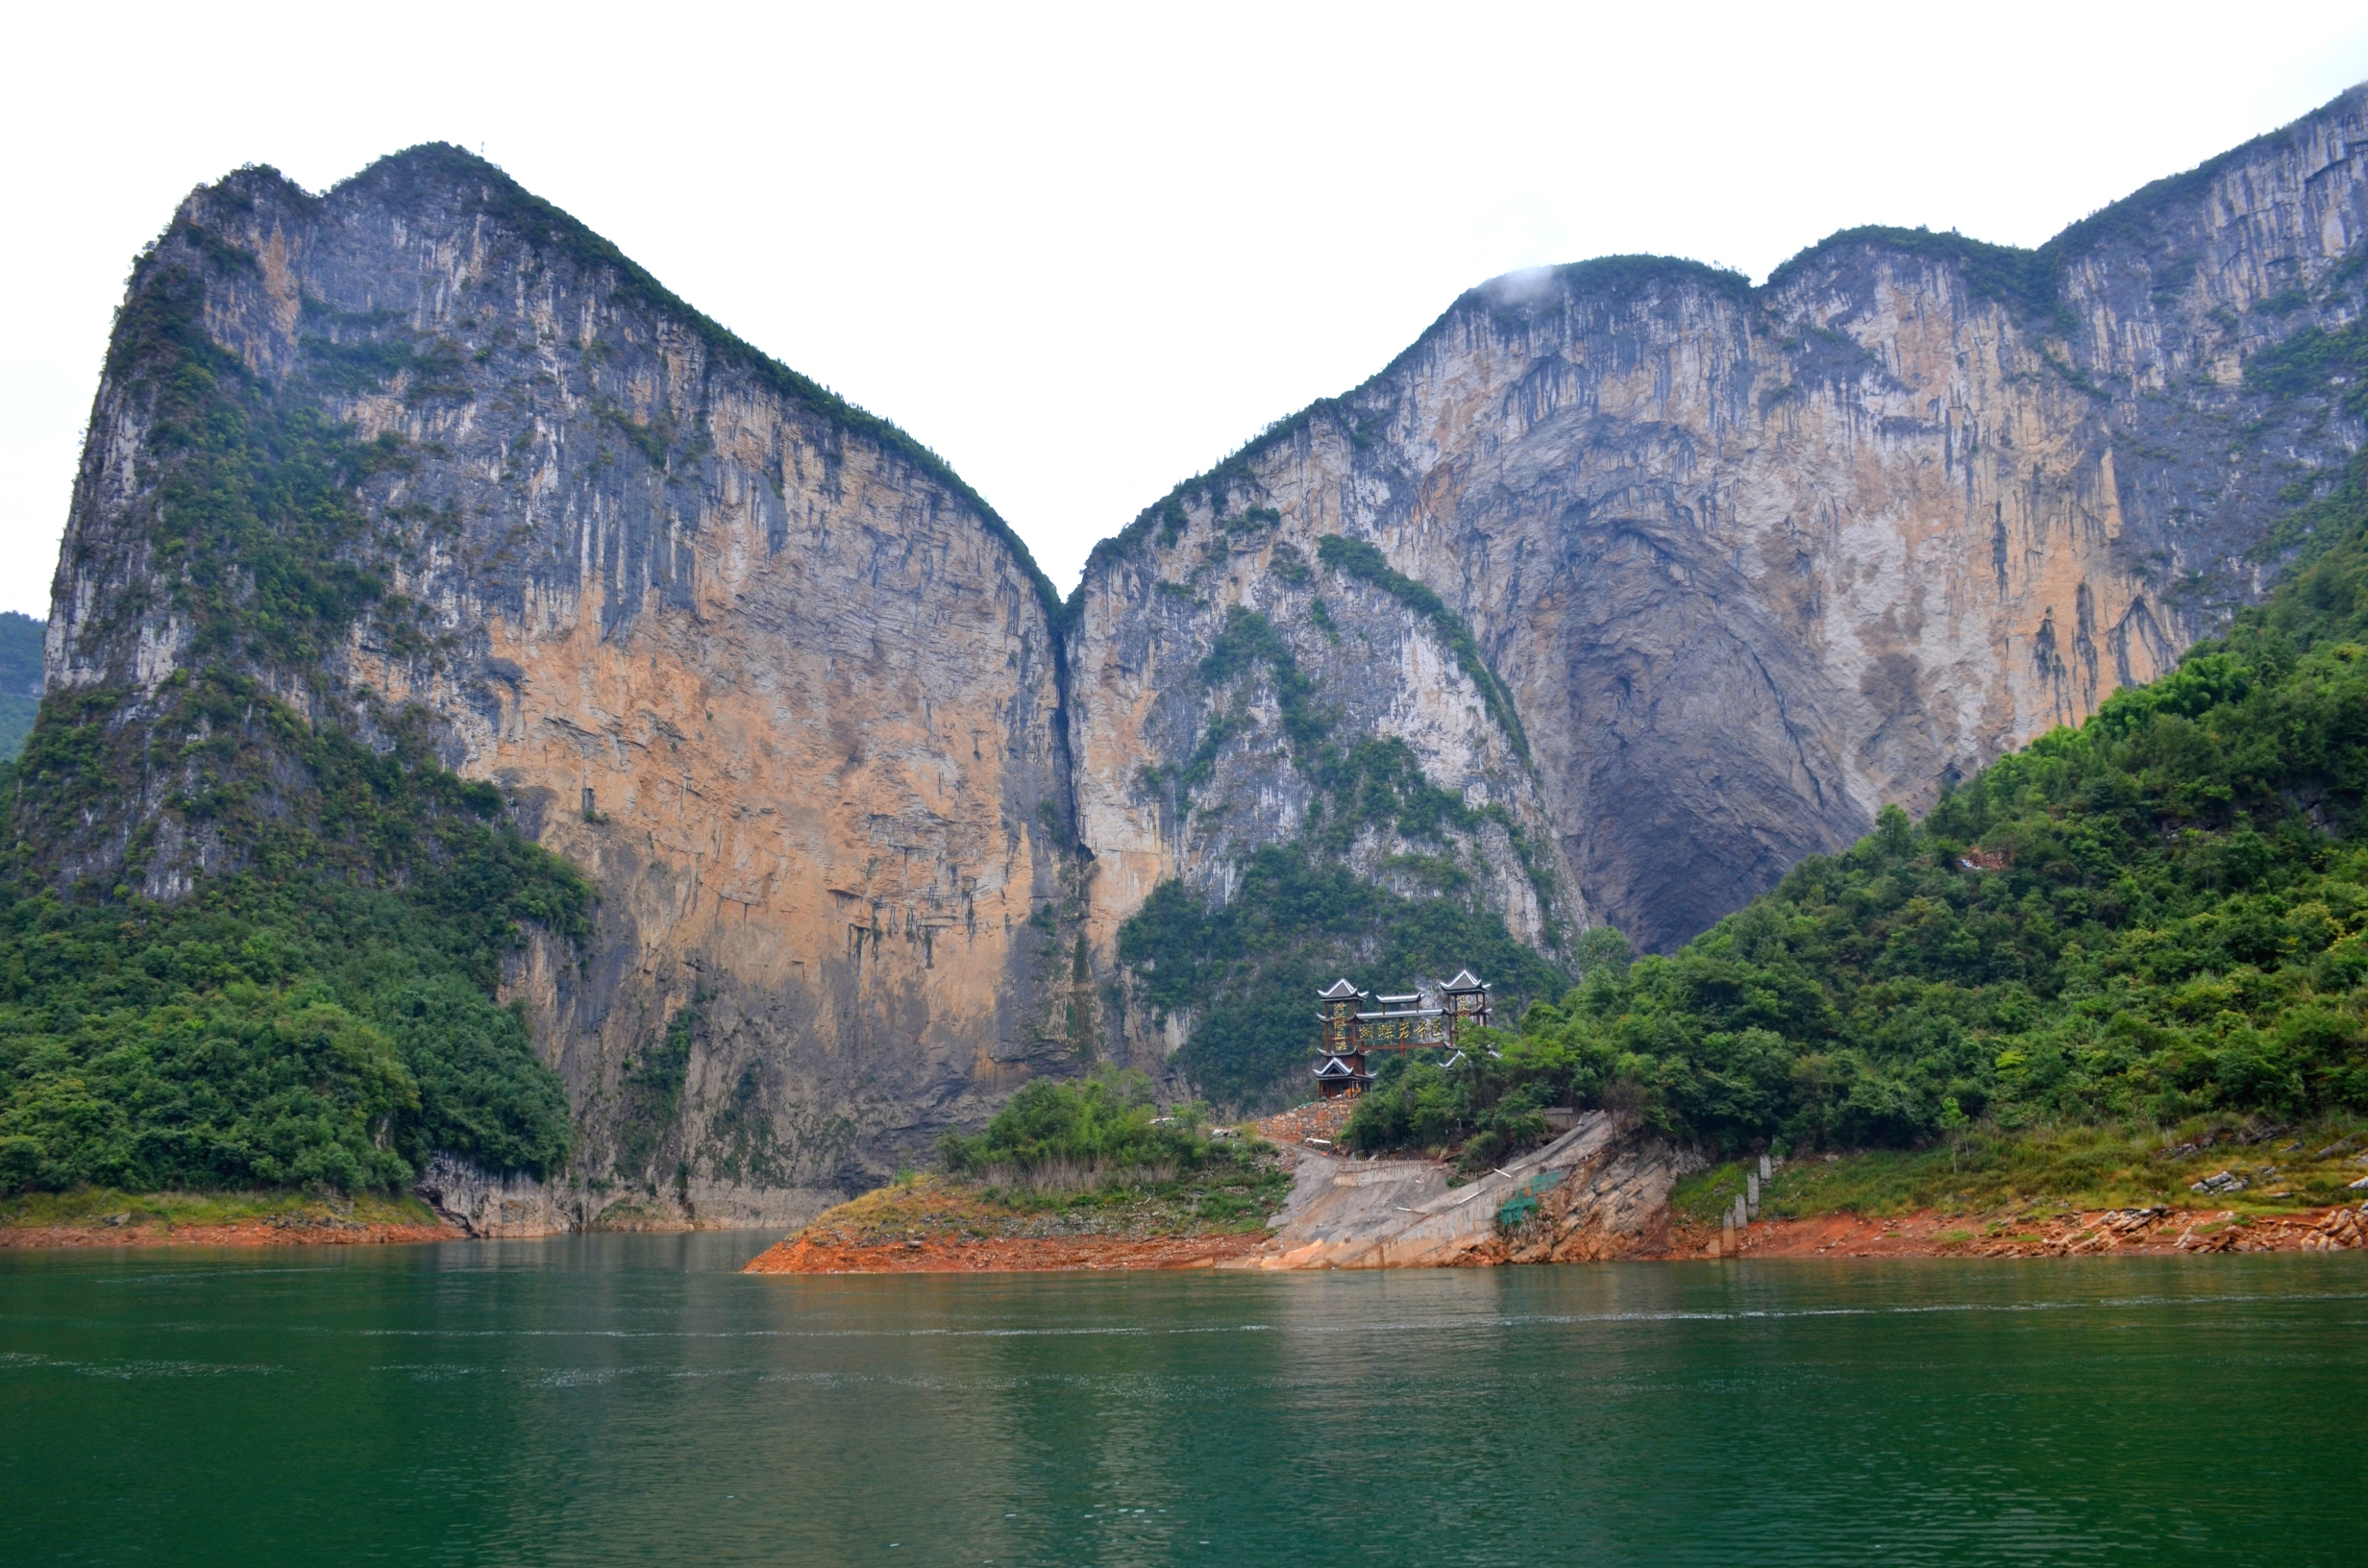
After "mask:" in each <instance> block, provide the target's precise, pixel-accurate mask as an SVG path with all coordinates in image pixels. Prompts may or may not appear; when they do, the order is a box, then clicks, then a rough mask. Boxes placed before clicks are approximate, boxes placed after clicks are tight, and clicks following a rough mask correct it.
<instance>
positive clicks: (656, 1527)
mask: <svg viewBox="0 0 2368 1568" xmlns="http://www.w3.org/2000/svg"><path fill="white" fill-rule="evenodd" d="M770 1239H771V1237H757V1236H730V1235H704V1236H676V1237H626V1236H616V1237H571V1238H565V1239H558V1240H552V1241H533V1242H483V1243H471V1244H459V1245H451V1246H437V1247H382V1248H353V1249H319V1250H311V1249H302V1250H300V1249H295V1248H286V1249H259V1250H250V1251H244V1252H228V1251H225V1252H196V1251H187V1252H183V1251H164V1250H149V1251H133V1252H117V1253H106V1254H93V1253H51V1254H28V1253H21V1252H19V1253H0V1560H4V1561H6V1562H9V1563H35V1562H40V1563H50V1562H59V1563H173V1564H203V1563H226V1564H227V1563H236V1564H242V1565H252V1564H270V1563H308V1564H311V1563H326V1564H341V1563H370V1562H423V1563H794V1564H815V1565H832V1564H841V1563H865V1564H870V1563H884V1564H896V1563H916V1564H918V1563H931V1564H935V1563H957V1564H984V1563H995V1564H1005V1565H1022V1564H1069V1563H1108V1564H1137V1563H1143V1564H1151V1563H1171V1562H1185V1563H1201V1562H1208V1563H1235V1564H1284V1563H1291V1564H1299V1563H1308V1564H1336V1563H1360V1564H1361V1563H1406V1564H1443V1563H1533V1562H1534V1563H1606V1564H1611V1563H1656V1564H1658V1563H1735V1564H1766V1563H1835V1562H1848V1563H1853V1564H1889V1563H1949V1564H1973V1563H2009V1562H2011V1563H2024V1562H2083V1563H2085V1562H2129V1563H2161V1562H2197V1563H2206V1562H2208V1563H2215V1564H2227V1563H2279V1564H2309V1563H2328V1564H2341V1563H2361V1562H2368V1488H2364V1486H2363V1472H2362V1467H2361V1455H2362V1452H2363V1445H2368V1259H2364V1258H2362V1257H2361V1256H2360V1255H2358V1254H2350V1255H2336V1256H2332V1257H2326V1256H2302V1257H2254V1258H2227V1257H2221V1258H2204V1259H2195V1260H2118V1261H2117V1260H2101V1261H2096V1262H2027V1263H2013V1262H1974V1263H1961V1262H1881V1263H1874V1262H1865V1263H1847V1262H1815V1263H1812V1262H1790V1263H1783V1262H1768V1263H1746V1264H1725V1265H1721V1264H1716V1263H1675V1264H1669V1263H1648V1264H1621V1265H1605V1266H1594V1267H1572V1268H1516V1269H1497V1270H1486V1271H1466V1270H1458V1271H1453V1272H1418V1273H1415V1272H1410V1273H1388V1274H1366V1273H1357V1274H1322V1275H1307V1276H1245V1275H1235V1274H1209V1273H1191V1274H1140V1275H1105V1276H1087V1275H1005V1276H1000V1277H983V1278H943V1277H940V1278H930V1277H926V1276H921V1277H904V1278H892V1279H789V1278H751V1277H748V1276H744V1275H741V1274H738V1273H736V1272H735V1270H736V1269H737V1267H738V1265H739V1264H740V1263H741V1262H743V1261H745V1260H746V1259H747V1258H748V1257H749V1256H751V1255H752V1253H754V1252H755V1251H756V1250H757V1249H758V1248H759V1247H760V1246H761V1245H762V1244H763V1243H764V1242H765V1241H767V1240H770Z"/></svg>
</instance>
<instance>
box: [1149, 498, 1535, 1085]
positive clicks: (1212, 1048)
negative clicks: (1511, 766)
mask: <svg viewBox="0 0 2368 1568" xmlns="http://www.w3.org/2000/svg"><path fill="white" fill-rule="evenodd" d="M1326 543H1327V544H1328V543H1330V541H1329V540H1327V541H1326ZM1325 558H1326V561H1327V563H1329V562H1330V561H1331V557H1330V555H1329V554H1327V555H1326V557H1325ZM1383 570H1385V571H1386V570H1387V568H1386V567H1385V568H1383ZM1392 576H1395V575H1394V574H1392ZM1400 580H1403V579H1400ZM1426 592H1427V591H1426ZM1432 602H1433V603H1436V600H1433V601H1432ZM1416 607H1417V609H1418V613H1427V612H1425V611H1423V610H1422V608H1421V607H1420V606H1416ZM1442 613H1444V612H1443V607H1442ZM1457 624H1458V625H1461V623H1460V622H1459V623H1457ZM1476 656H1477V655H1476V654H1475V657H1476ZM1482 668H1483V671H1484V672H1485V668H1486V667H1485V666H1483V667H1482ZM1198 675H1199V678H1200V680H1201V682H1202V684H1203V685H1205V686H1206V687H1207V688H1209V689H1210V690H1211V691H1212V692H1224V691H1228V690H1230V691H1231V692H1232V694H1233V700H1232V702H1231V705H1230V706H1228V707H1226V708H1224V709H1221V711H1220V712H1219V713H1218V714H1217V716H1216V717H1215V718H1214V719H1213V720H1212V721H1211V723H1210V724H1209V726H1208V728H1207V729H1206V730H1205V731H1204V732H1203V733H1202V735H1201V737H1200V741H1199V744H1198V745H1197V746H1196V747H1195V748H1194V750H1193V752H1192V754H1191V755H1190V756H1189V757H1187V758H1186V759H1185V761H1184V762H1183V763H1182V764H1180V765H1179V766H1177V767H1175V768H1173V769H1153V770H1146V772H1145V773H1144V775H1143V779H1142V783H1143V785H1144V787H1145V788H1146V789H1147V790H1151V791H1153V792H1164V791H1169V790H1172V791H1173V795H1172V799H1173V801H1174V804H1175V808H1176V809H1177V810H1180V811H1181V810H1189V809H1190V808H1191V804H1192V792H1193V790H1194V789H1195V788H1196V787H1197V786H1199V785H1200V784H1202V783H1204V782H1205V781H1206V780H1207V778H1208V777H1209V775H1210V774H1211V773H1212V772H1214V771H1215V767H1216V762H1217V758H1218V755H1219V752H1220V750H1221V747H1224V745H1225V744H1226V743H1227V742H1228V741H1229V740H1231V739H1233V738H1234V737H1235V736H1236V735H1237V734H1239V733H1240V732H1241V731H1242V729H1243V728H1244V727H1245V726H1246V723H1247V719H1246V709H1247V705H1248V701H1249V698H1250V695H1251V690H1252V683H1253V682H1255V681H1259V680H1263V681H1264V682H1265V685H1266V689H1267V690H1268V691H1270V692H1271V693H1272V694H1273V697H1274V699H1275V704H1276V706H1277V707H1278V708H1279V709H1280V710H1281V714H1282V727H1283V735H1284V739H1285V741H1286V742H1287V744H1288V746H1289V748H1290V756H1291V762H1292V766H1293V767H1294V768H1295V769H1296V770H1297V772H1299V773H1300V775H1301V776H1302V777H1303V778H1305V779H1306V780H1307V781H1308V782H1309V783H1310V784H1311V785H1312V786H1313V788H1314V795H1315V797H1314V799H1313V800H1312V801H1311V802H1310V803H1309V806H1308V814H1307V821H1306V823H1305V825H1304V827H1303V828H1302V829H1301V831H1300V833H1299V834H1298V836H1297V837H1296V838H1295V839H1293V840H1292V841H1291V842H1289V843H1287V844H1280V845H1263V846H1261V847H1260V848H1258V849H1256V850H1254V851H1253V852H1252V853H1251V854H1250V855H1249V856H1248V857H1247V858H1246V860H1245V861H1244V862H1243V863H1242V865H1241V867H1240V869H1239V870H1240V875H1239V880H1238V882H1237V884H1236V886H1235V888H1234V891H1233V895H1232V896H1231V897H1230V898H1221V899H1220V898H1210V897H1205V896H1203V895H1201V894H1196V893H1195V892H1194V891H1193V890H1191V889H1189V888H1187V887H1186V886H1185V885H1184V884H1183V883H1181V882H1177V881H1173V880H1171V881H1167V882H1163V883H1161V884H1160V885H1159V886H1158V887H1157V888H1155V889H1153V890H1152V892H1151V895H1150V897H1149V898H1147V899H1146V900H1145V902H1144V905H1143V907H1142V908H1141V909H1139V910H1137V911H1136V912H1135V914H1134V915H1133V916H1132V917H1130V918H1129V919H1127V921H1126V923H1125V924H1124V925H1123V926H1122V927H1121V928H1120V931H1119V957H1120V959H1121V960H1122V962H1123V963H1125V964H1126V965H1127V966H1129V968H1131V969H1132V970H1133V973H1134V976H1135V981H1134V983H1135V988H1136V994H1137V997H1138V999H1139V1000H1140V1001H1142V1002H1143V1003H1144V1004H1146V1005H1147V1006H1148V1007H1149V1008H1150V1010H1151V1011H1152V1012H1153V1014H1154V1015H1156V1016H1158V1017H1168V1016H1171V1015H1189V1016H1192V1017H1194V1018H1195V1020H1196V1021H1195V1022H1194V1024H1193V1029H1192V1037H1191V1039H1190V1040H1189V1041H1187V1042H1186V1044H1185V1046H1184V1048H1183V1050H1182V1051H1181V1052H1180V1053H1179V1058H1178V1059H1179V1061H1180V1063H1181V1064H1182V1065H1183V1066H1184V1067H1185V1069H1186V1070H1187V1071H1188V1072H1190V1073H1191V1074H1192V1077H1193V1081H1194V1082H1195V1083H1196V1084H1198V1085H1199V1086H1200V1089H1201V1091H1202V1092H1203V1093H1205V1094H1208V1095H1209V1096H1210V1097H1211V1098H1213V1099H1215V1100H1217V1101H1219V1102H1221V1103H1223V1104H1227V1105H1256V1104H1265V1103H1272V1102H1275V1101H1277V1100H1282V1101H1288V1100H1289V1099H1290V1098H1291V1097H1292V1096H1293V1094H1294V1092H1295V1090H1298V1089H1300V1088H1302V1087H1304V1086H1303V1079H1304V1074H1305V1072H1306V1069H1307V1066H1309V1057H1308V1052H1309V1048H1310V1045H1311V1043H1312V1040H1313V1027H1314V1026H1313V1019H1314V1017H1315V994H1316V992H1318V991H1319V990H1320V989H1322V988H1323V987H1324V986H1325V985H1327V984H1329V983H1330V982H1331V981H1333V980H1334V979H1337V978H1338V977H1340V976H1341V975H1343V974H1346V975H1348V976H1350V977H1351V978H1352V979H1357V980H1359V981H1360V982H1361V983H1363V984H1366V985H1367V986H1369V988H1371V989H1374V990H1384V991H1394V990H1397V989H1398V988H1400V987H1402V986H1405V985H1408V984H1411V983H1412V982H1413V981H1414V979H1415V978H1416V977H1417V976H1418V975H1425V974H1427V975H1433V976H1444V975H1448V974H1452V973H1454V972H1455V971H1456V970H1457V969H1458V968H1466V967H1469V968H1473V969H1475V970H1477V971H1478V972H1480V973H1482V974H1485V975H1486V976H1488V977H1489V979H1490V980H1492V982H1494V983H1495V984H1496V985H1497V988H1498V994H1499V995H1500V996H1509V997H1512V998H1515V999H1517V1001H1520V1000H1527V999H1530V998H1538V997H1547V996H1553V995H1555V994H1558V993H1559V992H1561V990H1562V989H1563V987H1564V985H1565V984H1566V982H1567V978H1568V977H1567V975H1566V973H1565V972H1564V971H1563V970H1562V969H1560V968H1557V967H1556V966H1555V965H1554V964H1553V963H1552V962H1551V961H1549V960H1548V959H1546V958H1544V957H1542V956H1541V955H1540V954H1539V953H1538V951H1537V950H1536V949H1535V948H1532V947H1530V946H1528V945H1526V944H1524V943H1521V942H1520V941H1518V940H1517V938H1515V937H1514V935H1513V934H1512V932H1511V931H1509V930H1508V929H1507V928H1506V926H1505V922H1504V919H1503V918H1502V917H1501V916H1499V915H1497V914H1495V913H1494V912H1492V911H1491V910H1489V909H1487V908H1486V907H1484V906H1483V905H1482V904H1481V903H1480V901H1479V898H1478V890H1477V876H1476V874H1475V873H1476V870H1478V869H1477V868H1475V867H1474V866H1472V865H1471V864H1470V856H1471V854H1472V853H1474V852H1475V851H1474V850H1472V849H1471V848H1470V847H1469V846H1471V845H1474V844H1476V843H1477V842H1478V841H1479V839H1480V837H1481V835H1483V834H1484V833H1487V832H1488V831H1489V830H1491V829H1493V830H1495V831H1496V832H1498V833H1501V834H1502V835H1503V842H1504V843H1505V844H1506V845H1508V846H1509V848H1510V850H1511V852H1512V854H1513V856H1514V858H1515V859H1516V860H1517V861H1518V862H1520V864H1521V865H1522V866H1523V868H1524V870H1528V872H1529V875H1530V878H1531V882H1532V885H1533V886H1534V887H1536V889H1537V891H1538V892H1539V893H1540V894H1541V895H1542V897H1543V898H1545V899H1548V900H1550V899H1551V898H1552V896H1553V894H1554V888H1553V885H1552V882H1551V880H1550V879H1549V878H1548V877H1546V876H1545V875H1544V873H1543V870H1542V868H1537V869H1533V868H1532V865H1531V862H1532V856H1531V851H1530V845H1529V843H1528V840H1527V839H1526V838H1525V837H1524V836H1523V834H1522V832H1521V829H1520V827H1519V825H1518V824H1517V823H1516V822H1515V821H1513V820H1512V818H1511V816H1510V815H1509V814H1508V813H1507V812H1506V811H1505V810H1504V809H1503V808H1502V807H1501V806H1493V805H1491V806H1477V807H1475V806H1468V805H1467V804H1465V802H1464V800H1463V797H1462V796H1457V795H1454V794H1451V793H1449V792H1448V791H1445V790H1443V789H1440V788H1439V787H1437V786H1436V785H1434V784H1432V783H1431V782H1430V780H1429V779H1428V778H1427V777H1425V776H1424V774H1423V772H1422V766H1421V763H1420V761H1419V760H1418V758H1417V757H1416V756H1415V753H1414V749H1413V747H1409V746H1408V745H1407V744H1406V743H1405V742H1404V741H1402V740H1398V739H1396V738H1394V737H1392V738H1382V737H1377V736H1362V737H1359V738H1356V739H1354V740H1347V739H1343V738H1341V737H1339V736H1338V735H1337V734H1336V733H1335V728H1336V718H1335V716H1334V715H1333V713H1332V712H1331V711H1329V710H1328V709H1326V708H1325V707H1324V706H1323V705H1322V704H1321V703H1320V702H1319V701H1318V700H1317V699H1316V697H1315V692H1314V686H1313V683H1312V682H1311V681H1309V679H1308V678H1307V676H1306V674H1304V673H1303V672H1302V671H1301V670H1300V669H1299V667H1298V664H1297V662H1296V660H1295V658H1294V656H1293V654H1292V652H1291V649H1290V647H1289V646H1288V645H1287V644H1286V643H1285V641H1284V640H1283V637H1282V635H1281V634H1280V633H1279V632H1278V631H1277V630H1276V629H1275V627H1274V626H1273V625H1272V624H1271V623H1270V622H1269V621H1268V620H1267V618H1266V617H1265V616H1263V615H1260V614H1258V613H1257V612H1255V611H1251V610H1245V609H1242V608H1240V607H1238V606H1237V607H1235V608H1234V609H1233V610H1232V611H1231V612H1230V613H1229V614H1228V616H1227V618H1226V621H1225V625H1224V629H1223V630H1222V631H1221V633H1220V634H1219V636H1218V639H1217V642H1216V645H1215V646H1214V647H1213V648H1212V649H1210V650H1209V654H1208V656H1207V657H1206V658H1205V659H1203V660H1201V662H1200V666H1199V670H1198ZM1488 689H1489V688H1483V690H1484V691H1485V690H1488ZM1509 711H1510V710H1508V712H1509ZM1375 833H1381V834H1386V835H1387V836H1389V837H1390V838H1393V839H1395V840H1397V841H1399V842H1400V843H1402V844H1405V845H1412V846H1415V847H1412V848H1410V849H1408V850H1407V851H1405V852H1402V853H1399V854H1397V855H1394V856H1392V857H1391V858H1390V860H1389V861H1388V863H1387V867H1386V870H1388V871H1389V872H1390V873H1391V875H1392V878H1393V880H1394V882H1395V883H1396V884H1397V888H1393V887H1387V886H1383V885H1382V884H1380V883H1379V882H1376V881H1375V880H1373V879H1371V878H1370V877H1369V876H1365V875H1361V874H1359V872H1358V871H1357V870H1354V869H1352V867H1351V865H1350V860H1351V853H1352V851H1353V850H1355V849H1356V848H1357V847H1358V846H1359V845H1360V843H1361V842H1362V841H1364V840H1366V839H1368V838H1369V836H1371V835H1373V834H1375ZM1399 888H1406V889H1414V890H1417V891H1398V889H1399Z"/></svg>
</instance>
